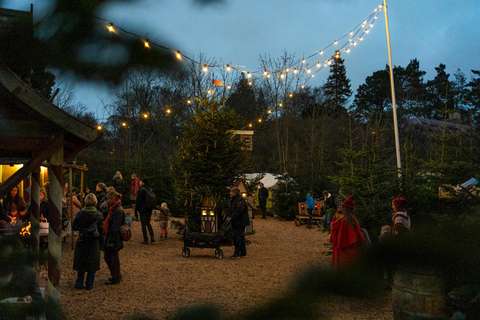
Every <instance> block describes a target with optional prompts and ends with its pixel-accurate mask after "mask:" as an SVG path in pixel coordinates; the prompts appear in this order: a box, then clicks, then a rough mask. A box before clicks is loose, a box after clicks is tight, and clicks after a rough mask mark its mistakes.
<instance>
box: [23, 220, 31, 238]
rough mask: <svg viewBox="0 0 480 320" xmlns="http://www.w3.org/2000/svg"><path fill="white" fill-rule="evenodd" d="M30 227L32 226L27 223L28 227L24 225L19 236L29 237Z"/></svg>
mask: <svg viewBox="0 0 480 320" xmlns="http://www.w3.org/2000/svg"><path fill="white" fill-rule="evenodd" d="M31 227H32V224H31V223H30V222H28V225H26V226H25V227H23V228H22V230H20V235H21V236H23V237H25V236H29V235H30V234H31V232H30V228H31Z"/></svg>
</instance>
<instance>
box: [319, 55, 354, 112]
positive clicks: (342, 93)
mask: <svg viewBox="0 0 480 320" xmlns="http://www.w3.org/2000/svg"><path fill="white" fill-rule="evenodd" d="M332 60H333V63H332V65H331V66H330V74H329V76H328V79H327V82H326V83H325V84H324V86H323V88H324V90H325V91H324V94H325V104H326V106H327V108H328V109H329V110H330V112H331V113H332V115H334V116H340V115H342V114H343V115H344V114H345V113H346V109H345V108H346V107H347V102H348V99H349V98H350V96H351V95H352V90H351V89H350V79H348V78H347V71H346V69H345V65H344V64H343V62H344V60H343V59H342V58H341V57H340V55H339V54H337V55H335V56H333V57H332Z"/></svg>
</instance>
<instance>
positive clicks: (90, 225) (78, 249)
mask: <svg viewBox="0 0 480 320" xmlns="http://www.w3.org/2000/svg"><path fill="white" fill-rule="evenodd" d="M72 229H73V230H75V231H77V230H78V231H79V233H78V234H79V236H78V240H77V244H76V245H75V254H74V257H73V270H76V271H77V272H78V276H77V280H76V281H75V288H77V289H83V279H84V278H85V272H86V273H87V280H86V282H85V289H87V290H91V289H92V288H93V281H94V280H95V272H97V271H98V270H100V242H101V239H102V236H103V215H102V213H101V212H99V211H98V210H97V197H96V196H95V195H94V194H93V193H89V194H87V196H86V197H85V207H84V208H83V209H82V210H80V211H79V212H78V213H77V215H76V216H75V219H74V220H73V224H72Z"/></svg>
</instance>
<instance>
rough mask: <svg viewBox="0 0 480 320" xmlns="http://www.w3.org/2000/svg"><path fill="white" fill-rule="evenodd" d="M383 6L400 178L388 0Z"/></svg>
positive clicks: (398, 167)
mask: <svg viewBox="0 0 480 320" xmlns="http://www.w3.org/2000/svg"><path fill="white" fill-rule="evenodd" d="M383 6H384V9H385V26H386V28H387V44H388V63H389V65H390V88H391V91H392V110H393V129H394V131H395V151H396V154H397V170H398V178H399V179H400V178H401V177H402V171H401V170H402V160H401V158H400V142H399V138H398V122H397V107H396V103H395V85H394V81H393V65H392V49H391V47H390V32H389V29H388V14H387V0H383Z"/></svg>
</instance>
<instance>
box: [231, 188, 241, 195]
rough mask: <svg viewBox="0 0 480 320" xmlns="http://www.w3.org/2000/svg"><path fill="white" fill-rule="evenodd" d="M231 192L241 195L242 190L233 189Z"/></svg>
mask: <svg viewBox="0 0 480 320" xmlns="http://www.w3.org/2000/svg"><path fill="white" fill-rule="evenodd" d="M230 192H233V193H235V194H240V189H238V188H237V187H233V188H232V189H230Z"/></svg>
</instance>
